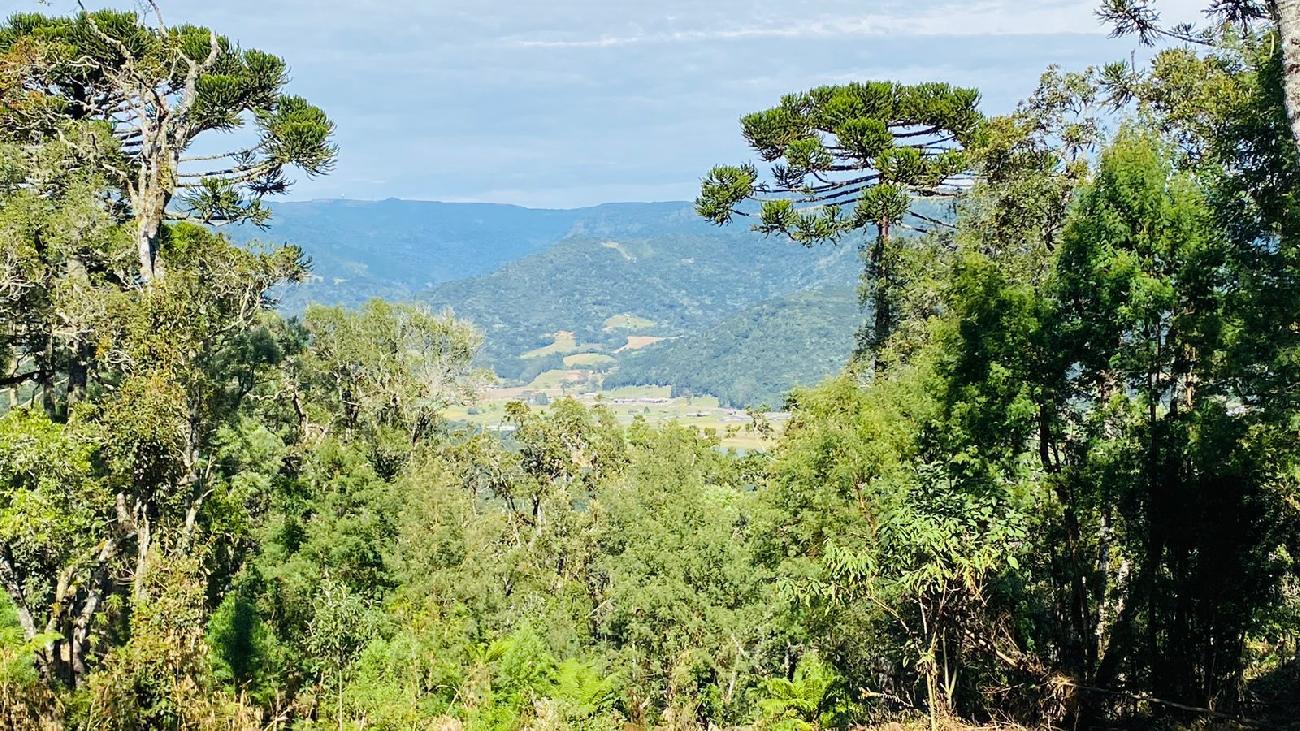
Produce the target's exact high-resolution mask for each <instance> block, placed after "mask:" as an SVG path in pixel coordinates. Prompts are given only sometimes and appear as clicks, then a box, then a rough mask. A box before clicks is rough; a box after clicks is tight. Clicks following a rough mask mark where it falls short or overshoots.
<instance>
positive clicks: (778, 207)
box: [696, 81, 982, 367]
mask: <svg viewBox="0 0 1300 731" xmlns="http://www.w3.org/2000/svg"><path fill="white" fill-rule="evenodd" d="M978 102H979V93H978V92H977V91H976V90H974V89H965V88H959V87H954V86H950V85H948V84H941V83H927V84H917V85H904V84H899V83H894V82H886V81H873V82H867V83H853V84H847V85H843V86H822V87H818V88H815V89H813V90H811V91H809V92H806V93H803V94H790V95H787V96H786V97H784V98H783V99H782V100H781V103H780V104H779V105H778V106H776V107H773V108H771V109H768V110H766V111H762V112H755V113H753V114H748V115H746V116H745V117H743V118H742V119H741V128H742V131H743V134H744V136H745V140H746V141H747V142H748V143H749V146H750V147H751V148H752V149H753V150H754V151H755V152H756V153H758V155H759V157H761V158H762V159H763V161H764V162H765V163H769V164H770V166H771V169H770V179H767V178H763V177H760V175H759V172H758V169H757V167H755V166H754V165H752V164H743V165H738V166H736V165H722V166H718V167H715V168H713V170H712V171H710V172H709V174H708V175H707V176H706V177H705V178H704V181H703V183H702V185H701V189H700V196H699V198H698V199H697V200H696V210H697V211H698V212H699V214H700V215H701V216H703V217H705V218H707V219H709V220H710V221H712V222H714V223H716V224H719V225H722V224H726V223H730V222H731V221H732V220H733V218H734V217H735V216H738V215H739V216H748V215H750V214H751V212H752V209H751V210H747V209H746V207H745V204H746V203H748V202H758V203H759V207H758V211H757V216H758V221H757V223H756V224H754V226H753V228H754V230H755V231H759V232H762V233H764V234H777V235H781V236H785V237H787V238H789V239H790V240H791V241H794V242H796V243H799V244H802V245H804V246H812V245H814V244H818V243H823V242H833V241H836V240H838V239H839V238H840V237H842V236H843V235H845V234H846V233H848V232H850V231H855V230H859V229H865V228H872V229H874V230H875V233H876V236H875V240H874V241H873V242H872V244H871V245H870V247H869V249H868V251H867V257H866V270H865V273H864V281H863V300H864V304H868V305H869V306H870V308H871V322H870V323H869V324H868V325H866V326H865V327H864V329H863V332H862V334H861V336H860V347H859V353H860V354H866V353H869V354H870V356H871V358H872V361H873V362H872V364H871V365H872V366H873V367H874V366H875V365H876V363H875V362H874V361H875V360H876V359H877V357H878V355H879V351H880V348H881V346H882V345H883V343H884V341H885V339H886V338H887V337H888V336H889V333H890V330H891V329H892V327H893V324H894V321H895V319H896V313H895V312H894V307H893V304H892V302H891V298H892V295H891V291H892V290H893V289H894V287H893V286H892V281H891V280H892V279H893V277H894V276H895V274H896V272H895V271H894V267H893V266H892V265H891V259H892V258H893V255H894V252H893V251H892V248H893V247H892V246H891V241H892V236H893V232H894V230H895V229H897V228H922V229H924V228H928V227H932V226H936V225H938V226H942V225H945V224H944V222H942V221H940V220H938V219H936V218H934V217H932V216H930V215H927V214H926V213H923V212H922V211H921V209H920V208H919V207H918V206H916V205H915V202H916V201H917V200H918V199H924V198H945V197H952V196H954V195H956V194H958V193H959V192H960V191H961V190H962V189H963V188H964V184H965V183H966V181H967V180H968V178H969V163H968V159H967V156H966V154H965V153H964V149H965V147H966V146H968V145H969V144H970V143H971V141H972V139H973V136H974V134H975V133H976V131H977V130H978V128H979V126H980V122H981V119H982V117H981V115H980V112H979V110H978V108H977V104H978Z"/></svg>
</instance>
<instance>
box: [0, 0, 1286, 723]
mask: <svg viewBox="0 0 1300 731" xmlns="http://www.w3.org/2000/svg"><path fill="white" fill-rule="evenodd" d="M1296 13H1297V9H1296V7H1295V3H1294V2H1290V1H1289V0H1277V1H1276V2H1272V1H1270V2H1264V1H1262V0H1219V1H1216V2H1214V3H1212V4H1211V7H1210V8H1209V12H1208V13H1207V15H1206V16H1205V17H1206V20H1205V23H1204V24H1203V25H1202V26H1198V27H1187V26H1178V27H1168V26H1165V25H1162V24H1161V20H1160V17H1159V16H1158V15H1157V14H1156V13H1155V11H1154V9H1153V8H1152V6H1151V5H1150V4H1148V3H1145V2H1141V1H1140V0H1108V1H1107V2H1106V3H1105V4H1104V6H1103V8H1102V12H1101V16H1102V19H1103V21H1104V22H1106V23H1108V24H1110V25H1111V27H1113V28H1114V29H1115V31H1116V32H1117V33H1121V34H1127V35H1130V36H1131V37H1133V39H1134V42H1135V43H1139V42H1141V43H1153V44H1155V45H1156V46H1157V49H1156V50H1155V52H1154V54H1153V55H1152V58H1151V60H1150V62H1149V63H1147V62H1143V63H1141V64H1140V65H1138V64H1136V63H1135V62H1124V63H1113V64H1107V65H1102V66H1098V67H1096V68H1090V69H1079V70H1062V69H1049V70H1048V71H1047V72H1046V73H1045V74H1044V75H1043V77H1042V81H1041V85H1040V87H1039V88H1038V89H1037V90H1036V91H1035V92H1034V93H1033V94H1032V95H1031V96H1030V97H1029V98H1027V99H1026V100H1025V101H1024V102H1023V103H1022V104H1021V105H1020V106H1019V107H1018V108H1017V109H1016V110H1015V111H1014V112H1012V113H1010V114H1007V115H1004V116H998V117H987V116H985V115H984V114H982V113H981V111H980V108H979V94H978V91H977V90H974V89H963V88H957V87H953V86H949V85H946V84H943V83H932V84H921V85H904V84H897V83H893V82H886V81H864V82H862V83H851V84H845V85H838V86H826V87H818V88H814V89H811V90H809V91H806V92H798V93H792V94H790V95H789V96H787V97H785V98H783V99H780V100H774V102H776V103H777V105H776V106H774V107H772V108H771V109H768V110H765V111H760V112H756V113H754V114H751V115H748V116H746V117H744V118H743V119H742V122H741V123H742V129H743V134H744V139H745V141H746V142H747V143H748V144H749V145H750V146H751V147H752V148H753V150H754V154H755V155H756V156H757V158H759V159H761V160H762V161H763V162H764V163H765V164H767V165H769V166H770V170H768V171H762V170H760V168H759V166H758V165H757V164H752V163H743V164H740V165H734V166H733V165H727V166H720V167H718V168H715V169H714V170H713V171H711V172H709V173H708V174H707V176H706V177H705V178H704V180H703V183H702V189H701V193H700V198H699V201H698V204H697V208H698V212H699V214H700V215H701V216H702V217H703V218H705V219H706V220H711V221H713V222H715V223H718V224H722V225H727V224H730V225H732V226H743V225H744V224H741V223H739V220H740V219H737V217H738V216H742V214H743V220H744V221H745V223H748V224H751V225H752V226H753V227H754V228H756V229H757V230H758V231H760V232H761V233H764V234H767V235H768V236H770V237H772V239H773V240H774V241H786V240H788V241H789V242H790V243H789V244H788V245H789V247H790V251H792V252H795V253H800V254H802V255H804V256H806V257H808V258H810V259H812V258H814V257H817V256H819V255H825V253H826V250H825V249H823V248H821V247H824V246H827V245H833V244H834V243H835V242H837V241H838V242H844V241H849V242H854V243H856V242H858V241H861V242H862V245H861V249H862V263H863V264H864V269H863V272H862V276H861V282H860V283H859V291H860V294H861V299H862V301H863V304H864V308H863V312H865V314H866V318H865V320H866V321H865V322H863V323H862V324H861V325H860V326H858V325H850V327H853V328H856V329H857V332H856V333H854V332H846V333H844V337H845V342H846V343H847V344H849V345H853V344H854V343H856V347H855V348H854V353H853V355H852V356H851V359H850V360H849V362H848V363H847V364H846V365H845V367H844V369H843V373H842V374H841V375H839V376H838V377H835V378H832V379H830V380H829V381H827V382H825V383H822V384H820V385H816V386H813V387H809V388H802V389H798V390H796V391H795V392H794V393H793V394H792V395H791V396H790V408H791V412H792V413H791V418H790V421H789V423H788V424H787V426H786V428H785V430H784V432H783V434H782V435H781V436H780V437H779V439H777V440H776V442H775V445H774V447H773V448H772V449H771V450H770V451H769V452H765V453H748V454H743V455H742V454H736V453H732V452H727V451H724V450H722V449H720V448H719V444H718V442H717V438H716V436H713V435H708V434H700V433H697V432H696V431H694V430H692V429H690V428H687V427H684V426H678V425H672V424H670V425H666V426H650V425H648V424H646V423H644V422H634V423H632V424H631V425H630V426H624V425H621V424H619V423H618V422H617V421H616V420H615V419H614V418H613V417H612V416H611V414H610V413H609V412H607V411H606V410H604V409H602V408H599V407H597V408H587V407H584V406H582V405H580V404H578V403H577V402H574V401H571V400H567V399H566V400H558V401H556V402H554V403H552V404H550V405H549V406H547V407H545V408H537V407H529V406H525V405H523V404H512V405H511V406H510V407H509V420H510V425H511V427H512V429H510V430H502V431H500V432H475V431H460V430H457V429H456V428H454V427H453V426H452V425H450V424H448V423H447V422H446V421H445V420H444V418H443V416H442V415H443V414H444V413H445V411H446V409H447V408H448V407H450V406H451V405H453V404H466V403H469V402H472V400H473V399H474V398H475V394H476V392H477V390H478V387H479V385H480V384H481V382H482V381H483V379H484V378H485V377H486V375H487V374H485V373H483V372H482V371H481V370H479V368H478V366H477V365H476V355H477V353H478V352H479V350H480V349H481V348H482V346H483V333H482V332H480V331H479V330H477V329H476V328H474V327H472V326H470V325H469V324H467V323H466V322H464V321H461V320H458V319H457V318H456V317H455V316H453V315H451V314H449V313H446V312H440V311H438V310H436V309H432V308H429V307H427V306H424V305H419V304H402V303H393V302H385V301H381V300H374V301H371V302H369V303H366V304H363V305H359V306H357V307H353V308H350V309H348V308H335V307H323V306H311V307H307V308H306V309H305V311H304V312H302V314H301V315H296V316H292V317H286V316H283V315H281V314H279V313H278V312H277V310H276V302H275V297H276V296H277V294H279V293H283V292H285V291H286V288H288V287H292V286H293V284H294V283H295V282H299V281H302V280H304V279H305V278H306V277H308V276H309V274H310V272H309V267H308V266H307V263H306V261H305V260H304V256H303V252H302V251H301V250H300V249H298V248H296V247H293V246H266V245H256V244H252V243H241V244H239V245H236V244H235V243H232V242H231V241H230V240H229V239H228V238H226V237H225V236H224V235H222V234H221V233H219V231H218V230H216V229H213V228H212V226H211V224H215V223H235V224H238V223H241V222H242V223H251V224H257V223H264V222H266V220H267V217H268V216H269V215H270V214H271V208H270V207H269V206H268V204H267V203H266V202H265V200H264V199H266V198H268V197H269V196H274V195H277V194H281V193H284V192H286V191H287V190H288V189H289V186H290V176H291V175H303V174H305V175H322V174H326V173H328V172H329V171H330V169H331V167H332V165H333V164H334V161H335V158H336V154H337V150H336V148H335V147H334V143H333V132H334V126H333V123H332V122H331V121H330V120H329V118H328V117H327V116H326V115H325V113H324V112H323V111H322V110H320V109H318V108H317V107H316V106H314V105H313V104H311V103H310V102H309V101H308V100H306V99H303V98H301V97H298V96H294V95H292V94H291V93H289V90H288V88H287V87H288V86H289V84H288V76H287V73H286V66H285V62H284V61H283V60H281V59H280V58H278V57H276V56H274V55H272V54H271V53H268V52H264V51H261V50H255V49H249V48H243V47H241V46H239V45H238V44H237V43H236V41H235V40H234V39H233V38H231V37H227V36H225V35H221V33H222V32H228V33H237V32H238V28H224V29H212V30H209V29H207V28H199V27H193V26H187V25H167V24H165V23H164V21H163V18H162V14H161V13H158V14H153V13H151V12H145V13H131V12H116V11H94V12H82V13H79V14H76V15H73V16H68V17H52V16H47V15H39V14H18V15H14V16H12V17H10V18H9V19H8V20H7V21H5V22H4V23H3V24H2V25H0V101H2V104H0V589H3V594H2V595H0V599H2V600H3V604H4V606H3V608H2V610H0V717H2V718H3V725H4V727H6V728H13V729H24V730H26V729H32V730H36V729H42V730H43V729H58V728H75V729H291V728H292V729H327V728H337V729H362V728H373V729H462V728H470V729H565V728H573V729H613V728H665V729H696V728H699V729H704V728H723V727H733V728H734V727H745V728H757V729H828V728H854V727H873V726H880V727H892V728H899V727H900V725H906V726H907V727H914V728H930V729H932V730H933V729H938V728H962V727H966V726H971V725H982V726H990V725H998V726H1002V725H1005V726H1017V725H1018V726H1022V727H1035V728H1041V727H1057V728H1078V729H1083V728H1107V727H1132V728H1152V727H1155V728H1191V727H1196V728H1200V727H1206V726H1208V725H1220V726H1222V727H1226V728H1232V727H1238V726H1240V727H1260V726H1271V727H1281V726H1285V725H1287V724H1289V723H1290V724H1293V723H1295V721H1294V719H1296V718H1300V565H1297V562H1296V556H1298V555H1300V484H1298V483H1300V462H1298V461H1297V456H1300V455H1298V454H1297V450H1298V449H1300V439H1297V436H1298V435H1297V428H1298V427H1300V391H1298V390H1297V387H1296V384H1297V383H1300V199H1298V197H1297V192H1300V155H1298V154H1297V150H1298V149H1300V148H1298V145H1300V45H1297V44H1300V38H1297V37H1296V35H1295V31H1296V28H1295V27H1294V26H1296V25H1298V24H1300V17H1297V16H1296ZM1098 60H1099V62H1101V61H1106V59H1098ZM232 131H234V132H237V134H223V133H227V132H232ZM239 140H246V141H247V144H241V143H238V141H239ZM222 144H228V145H229V146H228V147H225V148H221V147H219V146H220V145H222ZM214 146H218V151H217V152H212V151H211V150H212V148H213V147H214ZM222 149H224V152H222ZM934 200H944V201H952V202H953V204H954V205H955V211H956V213H955V216H954V217H953V218H950V219H944V218H939V217H936V216H933V215H930V214H929V213H928V212H927V211H930V210H932V209H931V208H930V207H929V206H931V205H932V202H933V201H934ZM690 242H691V239H690V238H688V237H684V238H683V239H682V245H683V246H689V245H690ZM796 244H797V245H802V246H805V247H808V248H810V249H812V250H811V251H808V250H804V249H801V248H799V246H797V245H796ZM374 245H376V246H378V245H382V242H375V243H374ZM611 253H612V254H615V255H616V254H617V252H611ZM680 255H681V256H682V257H689V256H690V252H689V250H686V251H682V252H681V254H680ZM758 255H759V251H758V250H757V249H756V250H755V256H758ZM735 265H736V267H738V268H741V269H744V268H748V267H753V268H759V267H762V266H764V263H763V262H761V261H737V262H735ZM845 284H846V285H849V286H852V284H853V282H847V283H845ZM537 286H545V283H539V284H538V285H537ZM519 306H520V307H527V303H524V302H521V303H520V305H519ZM619 310H620V311H624V312H626V311H627V308H623V307H622V306H621V305H620V307H619ZM791 347H797V346H793V345H792V346H791ZM799 355H800V353H799V352H793V353H791V356H792V357H798V356H799ZM758 428H763V425H762V424H761V423H760V424H759V425H758ZM891 724H893V725H891Z"/></svg>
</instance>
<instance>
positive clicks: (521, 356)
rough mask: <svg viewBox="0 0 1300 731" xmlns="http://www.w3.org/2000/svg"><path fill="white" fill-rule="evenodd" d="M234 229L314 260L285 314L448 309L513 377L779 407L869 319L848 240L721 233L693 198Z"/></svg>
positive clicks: (462, 207)
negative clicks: (336, 308) (410, 305)
mask: <svg viewBox="0 0 1300 731" xmlns="http://www.w3.org/2000/svg"><path fill="white" fill-rule="evenodd" d="M234 237H235V238H236V239H237V240H240V241H249V240H253V239H261V240H265V241H273V242H291V243H295V244H298V245H300V246H301V247H302V248H303V249H304V250H305V251H306V253H307V254H308V256H309V257H310V258H311V259H312V261H313V277H312V280H311V281H310V282H308V283H306V284H304V285H301V286H298V287H296V288H294V289H293V290H291V291H288V292H285V293H284V296H283V300H282V306H283V308H284V309H286V310H288V311H298V310H301V309H303V308H305V307H306V305H307V304H308V303H309V302H320V303H324V304H342V305H349V306H354V305H357V304H360V303H362V302H364V301H366V300H367V299H370V298H373V297H382V298H386V299H390V300H415V301H423V302H426V303H428V304H430V305H432V306H435V307H438V308H442V307H449V308H451V309H453V310H454V311H455V312H456V313H457V315H459V316H461V317H464V318H466V319H468V320H470V321H471V322H473V323H474V324H475V325H477V326H478V327H479V328H481V329H482V330H483V332H484V333H485V334H486V336H487V343H486V345H485V348H484V352H483V358H484V361H485V364H486V365H489V366H491V367H492V368H493V369H494V370H495V371H496V373H497V374H498V376H499V377H500V378H501V379H502V380H503V381H505V382H507V383H521V384H522V383H528V382H529V381H531V380H532V379H534V378H535V377H537V376H538V375H539V374H542V373H546V372H547V371H553V370H559V369H566V368H581V369H587V370H595V371H600V372H602V373H604V374H606V375H605V378H606V379H607V380H609V382H610V383H619V384H644V383H655V384H659V385H674V386H679V387H681V388H683V389H684V390H689V391H692V392H697V393H711V394H713V395H717V396H719V397H720V398H721V399H722V400H723V401H724V402H725V403H729V404H732V405H737V406H739V405H749V404H758V403H767V404H770V405H779V404H780V402H781V400H782V398H783V397H784V394H785V392H786V391H788V390H789V389H790V388H791V387H793V386H795V385H797V384H811V383H814V382H816V381H817V380H819V379H821V378H822V377H824V376H826V375H827V374H829V373H832V372H834V371H835V370H837V369H838V368H839V367H840V366H841V365H843V363H844V362H845V360H846V359H847V357H848V354H849V352H850V350H851V348H852V332H853V329H854V325H855V323H856V322H857V320H858V317H859V314H858V312H857V307H856V303H855V297H854V294H853V292H852V288H853V287H854V285H855V283H856V281H857V275H858V272H859V271H860V267H861V264H860V260H859V253H858V249H857V247H856V246H855V245H853V244H852V243H844V244H840V245H836V246H824V247H819V248H814V249H807V248H803V247H799V246H795V245H792V244H790V243H788V242H785V241H783V240H780V239H776V238H766V237H763V236H760V235H757V234H754V233H752V232H749V231H748V230H747V227H746V226H744V225H743V223H742V224H738V225H735V226H731V227H726V228H721V229H720V228H717V227H714V226H712V225H710V224H708V223H707V222H705V221H703V220H702V219H700V218H699V217H698V216H696V215H695V213H694V211H693V208H692V206H691V204H689V203H685V202H668V203H616V204H606V205H601V206H595V207H590V208H578V209H570V210H547V209H530V208H522V207H518V206H511V205H501V204H478V203H436V202H423V201H405V200H395V199H390V200H384V201H374V202H368V201H367V202H363V201H351V200H321V201H311V202H302V203H280V204H277V205H276V206H275V215H274V217H273V219H272V223H271V226H270V228H269V229H267V230H265V231H259V230H257V229H250V228H241V229H236V230H235V232H234ZM792 344H795V345H797V347H794V348H791V347H789V346H791V345H792ZM782 345H784V346H785V347H782ZM782 352H785V353H790V352H797V353H798V357H797V358H793V359H790V358H784V359H782V358H781V356H780V353H782Z"/></svg>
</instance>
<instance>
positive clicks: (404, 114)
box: [0, 0, 1207, 208]
mask: <svg viewBox="0 0 1300 731" xmlns="http://www.w3.org/2000/svg"><path fill="white" fill-rule="evenodd" d="M1096 2H1097V0H964V1H961V2H953V1H951V0H817V1H813V0H492V1H491V2H487V1H485V0H162V1H161V5H162V9H163V13H164V19H165V20H166V22H167V23H169V24H179V23H183V22H184V23H196V24H201V25H207V26H210V27H212V28H214V29H216V30H217V31H218V32H220V33H223V34H226V35H228V36H230V37H231V38H232V39H234V40H235V41H237V42H238V43H239V44H240V45H242V46H244V47H246V48H260V49H262V50H264V51H269V52H272V53H275V54H277V55H280V56H283V57H284V58H285V59H286V60H287V61H288V63H289V66H290V70H291V75H292V81H291V84H290V87H289V91H290V92H291V93H295V94H299V95H302V96H305V97H307V98H308V99H310V100H311V101H312V102H313V103H315V104H317V105H319V106H321V107H322V108H324V109H325V111H326V112H327V113H328V114H329V115H330V117H331V118H332V119H333V120H334V121H335V122H336V124H337V125H338V132H337V142H338V144H339V147H340V157H339V163H338V166H337V168H336V169H335V171H334V172H333V173H332V174H330V175H328V176H325V177H321V178H315V179H311V178H305V177H303V176H299V179H298V181H297V183H296V185H295V186H294V188H293V189H292V191H291V193H290V195H289V196H288V197H289V198H291V199H297V200H303V199H315V198H353V199H369V200H377V199H383V198H390V197H397V198H408V199H419V200H442V201H489V202H502V203H515V204H519V205H526V206H532V207H561V208H567V207H576V206H584V205H593V204H597V203H603V202H611V201H653V200H688V199H691V198H693V197H694V195H695V193H696V191H697V190H698V185H699V179H700V178H701V177H702V176H703V175H704V173H706V172H707V171H708V169H709V168H710V167H711V166H713V165H714V164H718V163H735V162H742V161H746V160H749V159H751V155H749V154H748V151H747V150H746V148H745V146H744V142H743V140H742V139H741V137H740V133H739V124H738V119H739V118H740V116H741V115H743V114H746V113H748V112H752V111H757V110H760V109H765V108H768V107H770V106H772V105H773V104H775V103H776V102H777V101H778V100H779V99H780V97H781V95H783V94H786V93H789V92H793V91H800V90H804V89H807V88H810V87H813V86H818V85H821V84H830V83H844V82H849V81H865V80H873V79H881V80H886V79H887V80H898V81H904V82H920V81H947V82H951V83H955V84H960V85H963V86H974V87H977V88H979V89H980V90H981V93H982V99H983V101H982V106H983V108H984V111H985V112H986V113H1000V112H1005V111H1009V110H1011V109H1012V108H1014V106H1015V104H1016V101H1017V100H1019V99H1021V98H1023V97H1025V96H1026V95H1028V94H1029V93H1030V92H1031V91H1033V89H1034V86H1035V84H1036V82H1037V79H1038V77H1039V75H1040V74H1041V73H1042V72H1043V70H1044V69H1045V68H1046V67H1047V66H1048V65H1049V64H1058V65H1060V66H1062V67H1064V68H1067V69H1080V68H1083V67H1085V66H1087V65H1089V64H1097V63H1102V62H1105V61H1111V60H1117V59H1121V58H1127V57H1128V56H1129V54H1130V53H1131V52H1132V51H1133V50H1134V48H1135V46H1136V43H1135V41H1133V39H1127V38H1126V39H1112V38H1109V37H1108V36H1107V29H1106V28H1104V27H1102V26H1101V25H1100V24H1099V23H1098V22H1097V20H1096V19H1095V16H1094V14H1093V11H1094V8H1095V7H1096ZM1206 4H1207V3H1206V2H1205V0H1162V2H1161V4H1160V7H1161V8H1162V10H1163V12H1164V13H1165V16H1166V18H1168V19H1169V20H1171V21H1177V20H1190V19H1194V18H1195V16H1196V12H1197V9H1198V7H1204V6H1205V5H1206ZM86 5H87V7H91V8H94V7H99V6H103V5H110V6H115V7H128V8H129V7H134V0H102V2H100V3H98V4H97V3H96V2H94V1H93V0H86ZM75 8H76V4H75V2H72V1H70V0H47V2H45V3H38V2H37V0H0V9H4V10H6V11H8V12H14V11H20V10H42V11H44V12H71V11H73V10H75ZM8 12H6V13H5V14H6V15H7V14H8Z"/></svg>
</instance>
